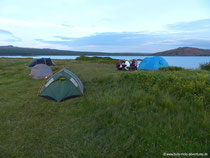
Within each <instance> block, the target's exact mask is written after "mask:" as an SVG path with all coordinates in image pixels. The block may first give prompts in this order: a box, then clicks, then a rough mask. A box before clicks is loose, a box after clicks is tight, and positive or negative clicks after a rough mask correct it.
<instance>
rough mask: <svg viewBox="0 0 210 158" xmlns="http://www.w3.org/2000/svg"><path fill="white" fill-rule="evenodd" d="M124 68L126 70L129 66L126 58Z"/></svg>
mask: <svg viewBox="0 0 210 158" xmlns="http://www.w3.org/2000/svg"><path fill="white" fill-rule="evenodd" d="M125 65H126V66H125V70H128V69H129V68H130V63H129V61H128V60H126V61H125Z"/></svg>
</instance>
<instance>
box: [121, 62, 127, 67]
mask: <svg viewBox="0 0 210 158" xmlns="http://www.w3.org/2000/svg"><path fill="white" fill-rule="evenodd" d="M121 65H122V69H125V66H126V65H125V60H123V61H122V64H121Z"/></svg>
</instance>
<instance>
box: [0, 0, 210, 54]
mask: <svg viewBox="0 0 210 158" xmlns="http://www.w3.org/2000/svg"><path fill="white" fill-rule="evenodd" d="M2 45H14V46H20V47H35V48H56V49H64V50H79V51H102V52H159V51H163V50H167V49H172V48H177V47H183V46H189V47H198V48H206V49H210V0H103V1H102V0H0V46H2Z"/></svg>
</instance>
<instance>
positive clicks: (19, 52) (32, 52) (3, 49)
mask: <svg viewBox="0 0 210 158" xmlns="http://www.w3.org/2000/svg"><path fill="white" fill-rule="evenodd" d="M39 55H43V56H44V55H46V56H48V55H61V56H62V55H65V56H68V55H69V56H80V55H86V56H87V55H89V56H145V55H148V54H146V53H108V52H85V51H68V50H57V49H37V48H21V47H14V46H11V45H10V46H0V56H39Z"/></svg>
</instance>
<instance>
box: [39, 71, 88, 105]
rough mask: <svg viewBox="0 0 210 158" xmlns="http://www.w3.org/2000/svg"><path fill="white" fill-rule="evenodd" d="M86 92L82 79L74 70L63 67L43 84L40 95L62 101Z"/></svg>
mask: <svg viewBox="0 0 210 158" xmlns="http://www.w3.org/2000/svg"><path fill="white" fill-rule="evenodd" d="M84 92H85V87H84V85H83V83H82V81H81V79H80V78H79V77H78V76H77V75H76V74H75V73H74V72H72V71H70V70H68V69H66V68H63V69H61V70H60V71H58V72H57V73H55V74H54V75H53V76H52V77H50V78H49V79H48V80H47V81H46V82H45V84H43V85H41V87H40V91H39V96H41V97H45V98H49V99H52V100H55V101H57V102H60V101H63V100H66V99H69V98H74V97H79V96H82V95H84Z"/></svg>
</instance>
